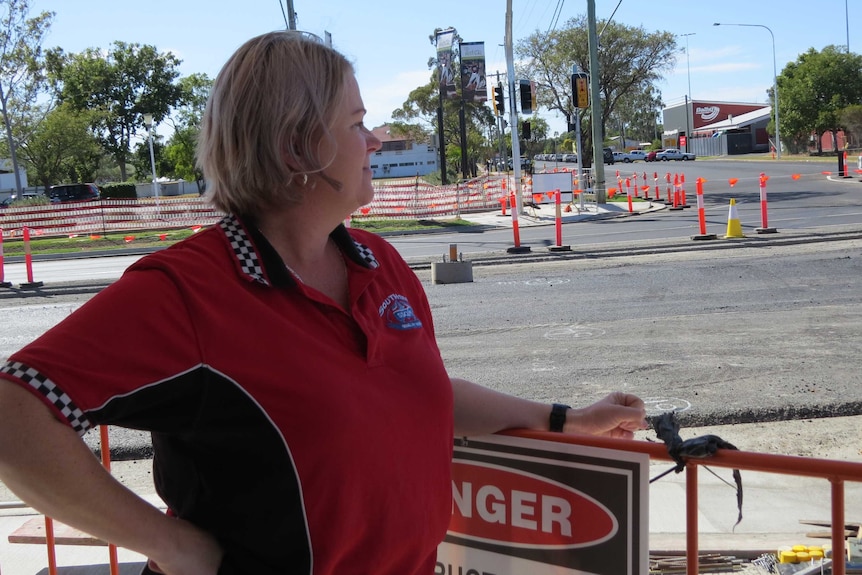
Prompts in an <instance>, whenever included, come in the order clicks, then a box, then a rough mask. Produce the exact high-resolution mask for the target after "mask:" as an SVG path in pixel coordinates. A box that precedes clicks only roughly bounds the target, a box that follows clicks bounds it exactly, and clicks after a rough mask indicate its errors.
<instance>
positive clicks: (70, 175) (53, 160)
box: [20, 104, 102, 189]
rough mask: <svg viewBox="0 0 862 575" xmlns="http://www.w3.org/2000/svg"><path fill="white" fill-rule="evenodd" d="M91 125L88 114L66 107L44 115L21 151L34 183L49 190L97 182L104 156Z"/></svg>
mask: <svg viewBox="0 0 862 575" xmlns="http://www.w3.org/2000/svg"><path fill="white" fill-rule="evenodd" d="M90 123H91V119H90V118H89V116H88V114H87V113H86V112H77V111H75V110H72V109H71V107H69V106H68V105H66V104H61V105H59V106H57V107H56V108H54V109H53V110H51V111H50V112H48V113H47V114H46V115H45V118H44V120H42V121H41V122H39V123H38V125H37V126H36V127H35V128H34V129H33V131H32V133H31V134H30V135H29V137H28V138H27V139H26V140H23V141H22V143H21V148H20V149H21V156H22V158H23V159H24V161H25V162H26V163H27V165H28V167H29V168H31V169H32V171H33V179H34V181H37V182H39V183H40V184H41V185H42V186H44V187H45V188H46V189H47V188H48V187H50V186H52V185H54V184H59V183H63V182H92V181H94V180H95V175H96V171H97V169H98V167H99V160H100V159H101V155H102V152H101V147H100V146H99V142H98V140H96V138H95V136H94V135H93V133H92V132H91V131H90Z"/></svg>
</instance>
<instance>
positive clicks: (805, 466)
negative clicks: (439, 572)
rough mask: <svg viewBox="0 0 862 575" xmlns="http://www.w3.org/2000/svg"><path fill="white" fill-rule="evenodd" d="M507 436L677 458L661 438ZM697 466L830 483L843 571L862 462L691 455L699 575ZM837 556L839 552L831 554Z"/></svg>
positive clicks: (690, 523) (692, 552) (690, 572)
mask: <svg viewBox="0 0 862 575" xmlns="http://www.w3.org/2000/svg"><path fill="white" fill-rule="evenodd" d="M503 435H513V436H515V437H524V438H527V439H540V440H543V441H556V442H560V443H571V444H574V445H585V446H588V447H599V448H604V449H616V450H620V451H631V452H636V453H646V454H647V455H649V457H650V459H661V460H668V461H673V460H672V458H671V457H670V455H668V452H667V449H666V447H665V446H664V444H662V443H651V442H647V441H635V440H626V439H612V438H607V437H594V436H589V435H583V436H575V435H562V434H559V433H549V432H544V431H527V430H512V431H507V432H503ZM699 465H709V466H711V467H727V468H730V469H740V470H749V471H761V472H766V473H776V474H783V475H796V476H803V477H817V478H820V479H824V480H826V481H828V482H829V483H830V484H831V488H832V489H831V503H832V527H831V531H832V550H833V554H837V556H838V557H840V558H841V559H840V560H833V562H832V573H833V575H845V573H846V564H845V561H844V559H843V557H844V555H843V554H844V549H845V543H844V508H845V503H844V483H845V482H846V481H852V482H859V483H862V463H858V462H851V461H835V460H830V459H818V458H813V457H800V456H795V455H776V454H771V453H755V452H750V451H733V450H727V449H719V450H718V452H717V453H716V454H715V455H714V456H712V457H709V458H706V459H687V460H686V467H685V494H686V497H685V504H686V510H685V511H686V513H685V517H686V573H687V575H697V573H698V524H697V513H698V510H697V505H698V485H697V471H698V469H697V468H698V466H699ZM833 556H836V555H833Z"/></svg>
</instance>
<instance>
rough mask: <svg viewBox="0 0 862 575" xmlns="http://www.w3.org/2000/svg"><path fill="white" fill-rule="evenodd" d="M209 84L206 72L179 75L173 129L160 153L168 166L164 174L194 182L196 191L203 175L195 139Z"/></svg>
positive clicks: (210, 84) (210, 87)
mask: <svg viewBox="0 0 862 575" xmlns="http://www.w3.org/2000/svg"><path fill="white" fill-rule="evenodd" d="M212 84H213V82H212V80H211V79H210V78H209V77H208V76H207V75H206V74H192V75H191V76H186V77H184V78H181V79H180V82H179V85H180V90H181V96H180V107H179V109H178V110H177V112H176V114H175V116H176V119H177V120H176V122H174V133H173V135H172V136H171V139H170V140H169V141H168V144H167V146H165V148H164V151H163V157H162V159H163V162H164V164H165V165H166V166H167V167H168V168H167V170H166V171H165V172H164V173H165V174H168V175H171V176H173V177H175V178H182V179H183V180H189V181H195V182H197V184H198V192H202V191H203V177H204V176H203V172H201V171H200V170H199V169H198V168H197V140H198V134H199V133H200V125H201V118H202V117H203V113H204V109H205V108H206V103H207V99H208V98H209V93H210V90H212Z"/></svg>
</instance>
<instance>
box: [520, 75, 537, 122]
mask: <svg viewBox="0 0 862 575" xmlns="http://www.w3.org/2000/svg"><path fill="white" fill-rule="evenodd" d="M520 89H521V113H522V114H532V113H533V111H534V110H535V109H536V83H535V82H531V81H529V80H520Z"/></svg>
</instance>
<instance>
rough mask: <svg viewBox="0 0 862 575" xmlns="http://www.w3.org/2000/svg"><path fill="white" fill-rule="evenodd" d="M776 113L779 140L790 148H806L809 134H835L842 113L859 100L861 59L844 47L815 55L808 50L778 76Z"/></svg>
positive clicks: (818, 142)
mask: <svg viewBox="0 0 862 575" xmlns="http://www.w3.org/2000/svg"><path fill="white" fill-rule="evenodd" d="M778 88H779V89H778V94H779V102H778V105H779V108H778V110H779V112H780V117H781V135H782V139H787V141H788V143H790V144H791V150H793V148H797V147H801V146H802V145H806V144H807V142H808V139H809V137H810V136H811V134H816V136H817V151H818V152H822V151H823V150H822V145H821V139H820V137H821V136H822V135H823V134H825V133H826V132H829V131H831V132H832V137H833V144H834V147H835V148H837V142H836V141H835V137H836V136H835V135H836V133H837V132H838V130H840V129H842V128H843V127H844V124H843V122H842V119H841V118H842V112H843V110H844V109H846V108H847V107H848V106H850V105H853V104H858V103H859V102H860V101H862V56H860V55H858V54H850V53H847V52H845V51H844V48H840V49H839V48H838V47H836V46H827V47H825V48H824V49H823V50H822V51H820V52H818V51H816V50H815V49H814V48H810V49H809V50H808V51H807V52H805V53H804V54H800V56H799V57H798V58H797V60H796V61H795V62H791V63H789V64H787V66H785V67H784V70H782V71H781V74H780V75H779V76H778Z"/></svg>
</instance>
